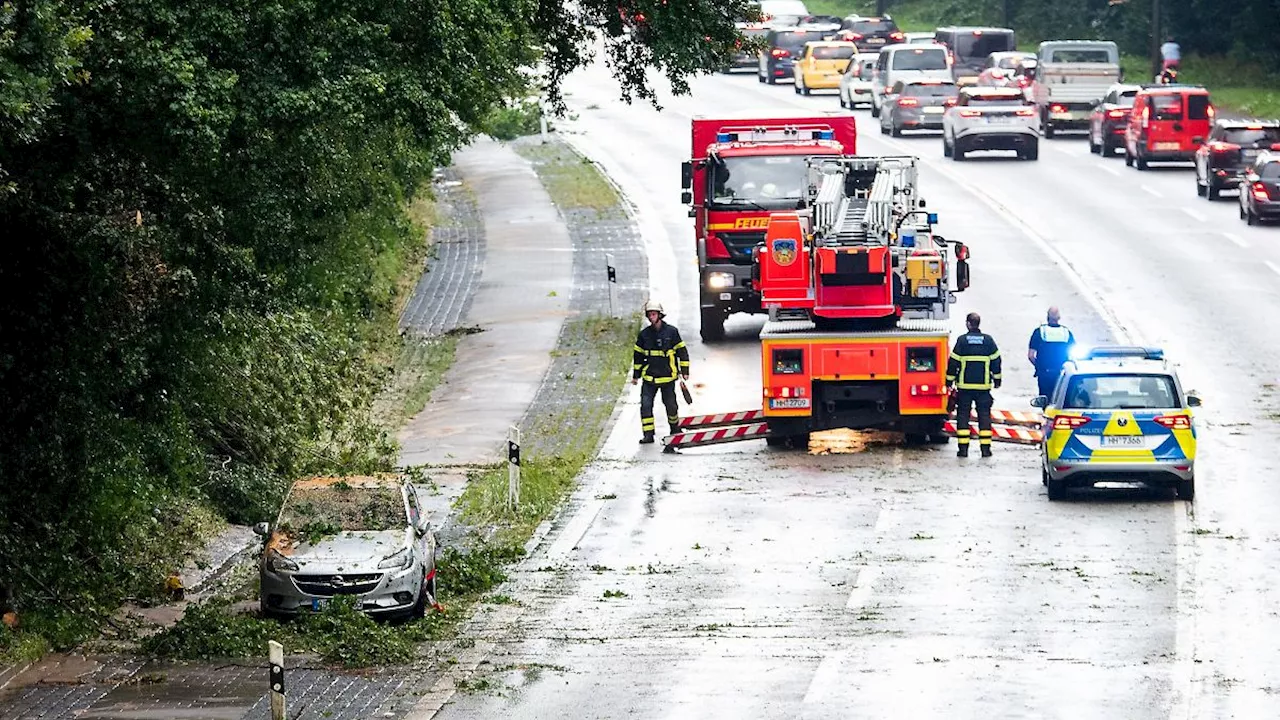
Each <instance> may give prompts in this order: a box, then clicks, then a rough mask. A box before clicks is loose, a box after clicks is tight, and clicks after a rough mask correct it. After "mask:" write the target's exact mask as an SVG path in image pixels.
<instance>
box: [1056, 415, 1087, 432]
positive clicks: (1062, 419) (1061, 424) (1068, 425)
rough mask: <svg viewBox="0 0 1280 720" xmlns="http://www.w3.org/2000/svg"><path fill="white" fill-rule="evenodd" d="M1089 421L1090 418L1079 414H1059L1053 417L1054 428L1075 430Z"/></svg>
mask: <svg viewBox="0 0 1280 720" xmlns="http://www.w3.org/2000/svg"><path fill="white" fill-rule="evenodd" d="M1088 422H1089V418H1087V417H1080V416H1079V415H1059V416H1058V417H1056V418H1054V419H1053V429H1054V430H1074V429H1076V428H1078V427H1080V426H1081V425H1085V424H1087V423H1088Z"/></svg>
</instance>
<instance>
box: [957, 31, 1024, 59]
mask: <svg viewBox="0 0 1280 720" xmlns="http://www.w3.org/2000/svg"><path fill="white" fill-rule="evenodd" d="M955 43H956V46H955V52H956V55H957V56H959V57H962V58H966V59H975V58H976V59H980V60H984V61H985V60H986V59H987V56H988V55H990V54H991V53H993V52H1008V51H1010V50H1013V49H1014V47H1013V33H1007V32H983V31H978V30H975V31H972V32H967V33H957V34H956V39H955Z"/></svg>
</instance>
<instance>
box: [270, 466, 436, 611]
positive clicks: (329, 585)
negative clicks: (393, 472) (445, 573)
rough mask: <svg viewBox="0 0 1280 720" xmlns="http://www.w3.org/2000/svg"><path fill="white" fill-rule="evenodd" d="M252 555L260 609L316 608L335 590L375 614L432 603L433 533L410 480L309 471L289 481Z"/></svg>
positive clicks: (322, 605) (329, 599)
mask: <svg viewBox="0 0 1280 720" xmlns="http://www.w3.org/2000/svg"><path fill="white" fill-rule="evenodd" d="M254 531H255V532H257V533H258V534H259V535H262V536H264V537H265V538H266V545H265V547H264V548H263V551H262V557H261V559H260V561H259V571H260V572H259V575H260V578H261V597H260V602H261V608H262V613H263V615H266V616H271V617H288V616H292V615H296V614H298V613H301V612H315V611H319V610H321V609H322V608H323V607H324V606H325V605H326V604H327V603H329V602H330V601H332V600H333V598H335V597H339V596H354V598H355V602H356V605H357V607H358V608H359V609H360V610H362V611H364V612H365V613H367V614H369V615H372V616H374V617H380V618H397V619H399V618H409V617H421V616H422V615H424V614H425V612H426V608H427V607H428V606H429V605H430V606H433V605H435V602H436V600H435V589H436V565H435V548H436V544H435V536H434V534H433V533H432V531H431V526H430V522H429V520H428V518H427V516H426V514H425V513H424V512H423V510H422V505H421V501H420V499H419V498H418V494H417V491H416V490H415V489H414V487H413V485H411V484H410V483H409V482H407V481H405V480H404V479H402V478H399V477H396V476H379V477H316V478H306V479H303V480H298V481H297V482H295V483H294V484H293V486H292V487H291V488H290V489H289V492H288V494H287V495H286V496H285V500H284V504H283V506H282V507H281V508H280V515H279V517H278V518H277V519H276V522H275V523H274V524H273V525H269V524H268V523H259V524H258V525H257V526H255V527H254Z"/></svg>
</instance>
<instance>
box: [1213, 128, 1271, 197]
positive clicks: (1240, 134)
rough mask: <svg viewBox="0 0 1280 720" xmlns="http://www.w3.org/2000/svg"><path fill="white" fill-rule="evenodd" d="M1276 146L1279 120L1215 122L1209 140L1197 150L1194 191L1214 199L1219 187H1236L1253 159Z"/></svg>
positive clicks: (1220, 189) (1220, 188)
mask: <svg viewBox="0 0 1280 720" xmlns="http://www.w3.org/2000/svg"><path fill="white" fill-rule="evenodd" d="M1277 145H1280V121H1276V120H1265V121H1264V120H1219V121H1217V122H1216V123H1214V124H1213V129H1212V130H1210V131H1209V138H1208V141H1207V142H1206V143H1205V144H1204V145H1201V146H1200V149H1199V150H1196V156H1195V163H1196V194H1197V195H1199V196H1201V197H1207V198H1209V199H1210V200H1217V199H1218V193H1219V192H1221V191H1222V190H1225V189H1228V188H1233V187H1239V186H1240V179H1241V178H1242V177H1243V176H1244V173H1245V171H1246V170H1248V169H1249V166H1250V165H1252V164H1253V161H1254V160H1256V159H1257V158H1258V156H1259V155H1261V154H1262V153H1263V152H1266V151H1268V150H1271V149H1273V147H1275V146H1277Z"/></svg>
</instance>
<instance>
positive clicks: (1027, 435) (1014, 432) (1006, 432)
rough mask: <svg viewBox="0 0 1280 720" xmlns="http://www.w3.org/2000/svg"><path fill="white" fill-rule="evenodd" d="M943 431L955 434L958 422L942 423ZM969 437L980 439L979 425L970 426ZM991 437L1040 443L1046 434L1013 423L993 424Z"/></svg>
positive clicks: (1023, 443)
mask: <svg viewBox="0 0 1280 720" xmlns="http://www.w3.org/2000/svg"><path fill="white" fill-rule="evenodd" d="M942 432H944V433H946V434H948V435H952V436H954V435H955V434H956V423H955V421H954V420H948V421H946V422H945V423H943V425H942ZM969 437H970V438H971V439H972V440H973V441H975V442H976V441H977V440H978V426H977V424H973V425H970V426H969ZM991 439H992V440H994V441H996V442H1008V443H1018V444H1020V445H1039V444H1040V441H1041V440H1043V439H1044V435H1043V434H1042V433H1041V432H1040V431H1039V430H1032V429H1030V428H1024V427H1016V426H1013V425H992V426H991Z"/></svg>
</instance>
